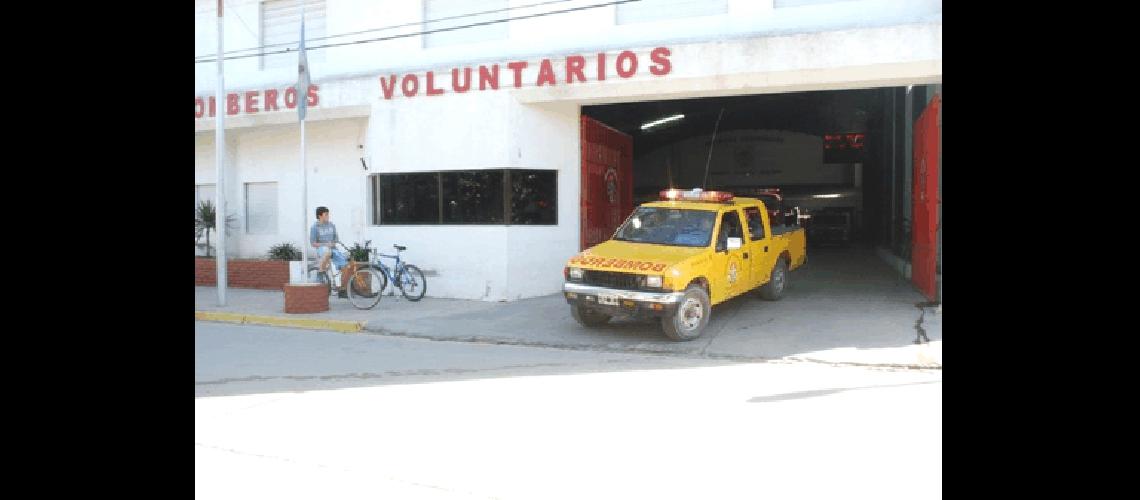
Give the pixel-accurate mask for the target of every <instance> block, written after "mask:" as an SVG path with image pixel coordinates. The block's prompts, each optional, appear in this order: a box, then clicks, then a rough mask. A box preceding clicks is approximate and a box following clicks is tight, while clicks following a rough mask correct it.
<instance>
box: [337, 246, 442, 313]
mask: <svg viewBox="0 0 1140 500" xmlns="http://www.w3.org/2000/svg"><path fill="white" fill-rule="evenodd" d="M371 245H372V240H367V241H365V242H364V251H365V252H368V254H369V256H370V257H371V258H370V260H369V261H368V262H369V263H368V267H367V268H364V269H361V271H367V272H375V271H376V270H379V271H380V273H379V274H380V276H382V277H383V282H384V285H383V287H381V289H383V288H385V287H387V285H388V283H393V284H394V285H395V286H396V288H399V289H400V294H401V295H403V296H404V298H405V299H408V300H410V301H412V302H416V301H418V300H420V299H422V298H424V294H425V293H427V279H426V278H424V272H423V271H420V268H418V267H416V266H413V265H411V264H408V263H407V262H405V261H404V260H403V259H401V258H400V252H403V251H404V250H407V249H408V247H404V246H400V245H392V248H395V249H396V254H395V255H387V254H382V253H380V252H379V251H378V250H376V251H374V250H372V248H371ZM381 258H387V259H393V260H395V263H393V265H392V266H391V267H389V266H388V265H387V264H384V262H383V261H381V260H380V259H381ZM358 272H360V271H358ZM352 293H353V290H352V288H349V291H348V294H349V298H351V297H352Z"/></svg>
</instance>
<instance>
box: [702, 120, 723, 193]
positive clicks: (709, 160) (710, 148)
mask: <svg viewBox="0 0 1140 500" xmlns="http://www.w3.org/2000/svg"><path fill="white" fill-rule="evenodd" d="M722 116H724V107H723V106H722V107H721V108H720V114H718V115H716V125H715V126H713V135H712V141H710V142H709V158H708V159H707V160H705V180H704V181H703V182H701V189H702V190H703V189H705V188H706V187H707V184H708V182H709V165H710V164H711V162H712V151H713V146H714V145H715V144H716V131H717V129H719V128H720V118H721V117H722Z"/></svg>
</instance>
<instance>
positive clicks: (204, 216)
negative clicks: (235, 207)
mask: <svg viewBox="0 0 1140 500" xmlns="http://www.w3.org/2000/svg"><path fill="white" fill-rule="evenodd" d="M235 220H236V218H235V217H234V216H232V215H227V216H226V222H225V224H226V234H230V230H231V229H233V228H234V226H233V224H234V221H235ZM216 225H217V210H216V209H215V208H214V202H212V201H210V200H202V201H200V202H198V206H196V207H194V244H195V245H197V246H201V245H200V244H199V243H198V241H199V240H201V239H202V236H203V235H205V236H206V257H209V256H210V232H211V231H215V230H217V227H216Z"/></svg>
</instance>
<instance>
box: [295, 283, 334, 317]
mask: <svg viewBox="0 0 1140 500" xmlns="http://www.w3.org/2000/svg"><path fill="white" fill-rule="evenodd" d="M327 310H329V289H328V288H327V287H325V285H324V283H296V284H294V283H289V284H286V285H285V312H287V313H293V314H306V313H319V312H325V311H327Z"/></svg>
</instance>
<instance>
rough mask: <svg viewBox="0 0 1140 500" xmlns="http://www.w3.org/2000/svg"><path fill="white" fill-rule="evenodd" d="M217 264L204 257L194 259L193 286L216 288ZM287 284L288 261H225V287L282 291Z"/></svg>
mask: <svg viewBox="0 0 1140 500" xmlns="http://www.w3.org/2000/svg"><path fill="white" fill-rule="evenodd" d="M217 266H218V264H217V263H216V262H215V261H214V259H209V258H206V257H195V258H194V285H195V286H216V285H217V284H218V280H217V277H218V267H217ZM287 283H289V261H285V260H261V259H226V286H229V287H233V288H257V289H260V290H282V289H284V287H285V285H286V284H287Z"/></svg>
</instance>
